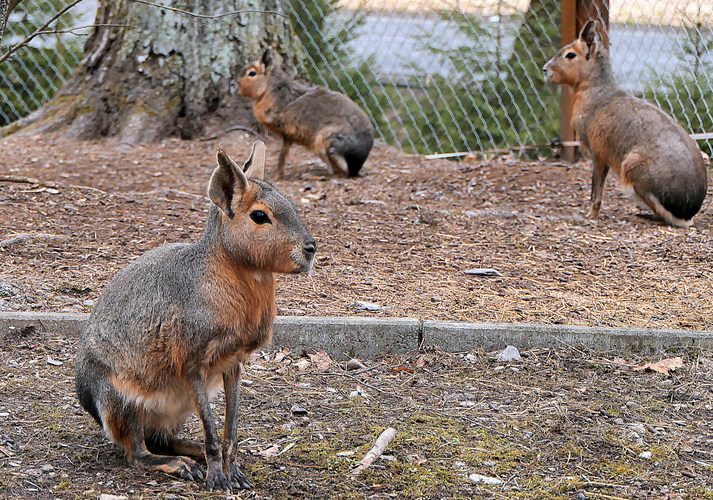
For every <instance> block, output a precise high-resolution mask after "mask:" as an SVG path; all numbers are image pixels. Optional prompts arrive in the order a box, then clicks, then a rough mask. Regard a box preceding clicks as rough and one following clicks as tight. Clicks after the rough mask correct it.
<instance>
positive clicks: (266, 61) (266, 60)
mask: <svg viewBox="0 0 713 500" xmlns="http://www.w3.org/2000/svg"><path fill="white" fill-rule="evenodd" d="M262 64H263V65H264V66H265V69H267V68H268V67H270V65H271V64H272V52H270V48H269V47H268V48H267V49H265V52H263V53H262Z"/></svg>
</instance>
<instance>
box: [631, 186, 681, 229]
mask: <svg viewBox="0 0 713 500" xmlns="http://www.w3.org/2000/svg"><path fill="white" fill-rule="evenodd" d="M642 198H643V199H644V201H645V202H646V204H647V205H648V206H649V208H651V210H652V211H653V212H654V213H655V214H656V215H658V216H659V217H661V218H662V219H663V220H664V222H666V224H668V225H670V226H675V227H689V226H690V225H691V224H692V223H693V220H692V219H689V220H685V219H681V218H679V217H676V216H675V215H673V214H672V213H671V212H670V211H668V210H667V209H666V208H664V206H663V205H662V204H661V202H660V201H659V200H658V198H656V196H654V195H653V194H652V193H647V194H646V195H644V196H642Z"/></svg>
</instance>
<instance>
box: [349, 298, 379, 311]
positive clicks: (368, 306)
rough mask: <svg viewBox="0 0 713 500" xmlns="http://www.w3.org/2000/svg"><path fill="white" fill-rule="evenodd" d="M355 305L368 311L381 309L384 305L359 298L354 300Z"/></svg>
mask: <svg viewBox="0 0 713 500" xmlns="http://www.w3.org/2000/svg"><path fill="white" fill-rule="evenodd" d="M354 307H356V308H357V309H365V310H367V311H381V309H382V307H381V306H380V305H379V304H374V303H373V302H364V301H362V300H357V301H356V302H354Z"/></svg>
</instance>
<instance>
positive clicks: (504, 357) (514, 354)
mask: <svg viewBox="0 0 713 500" xmlns="http://www.w3.org/2000/svg"><path fill="white" fill-rule="evenodd" d="M495 359H497V360H498V361H505V362H506V363H509V362H510V361H520V360H521V359H522V356H520V351H518V349H517V347H515V346H514V345H509V346H507V347H506V348H505V349H504V350H503V351H502V352H500V353H499V354H498V355H497V356H496V357H495Z"/></svg>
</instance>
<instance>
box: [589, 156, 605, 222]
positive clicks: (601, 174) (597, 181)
mask: <svg viewBox="0 0 713 500" xmlns="http://www.w3.org/2000/svg"><path fill="white" fill-rule="evenodd" d="M592 163H593V170H592V196H591V199H590V206H589V212H588V213H587V217H589V218H590V219H596V218H597V217H599V209H600V208H601V206H602V192H603V191H604V181H606V179H607V174H608V173H609V165H607V164H606V163H604V162H603V161H602V160H601V159H600V158H598V157H597V156H596V155H593V161H592Z"/></svg>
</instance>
